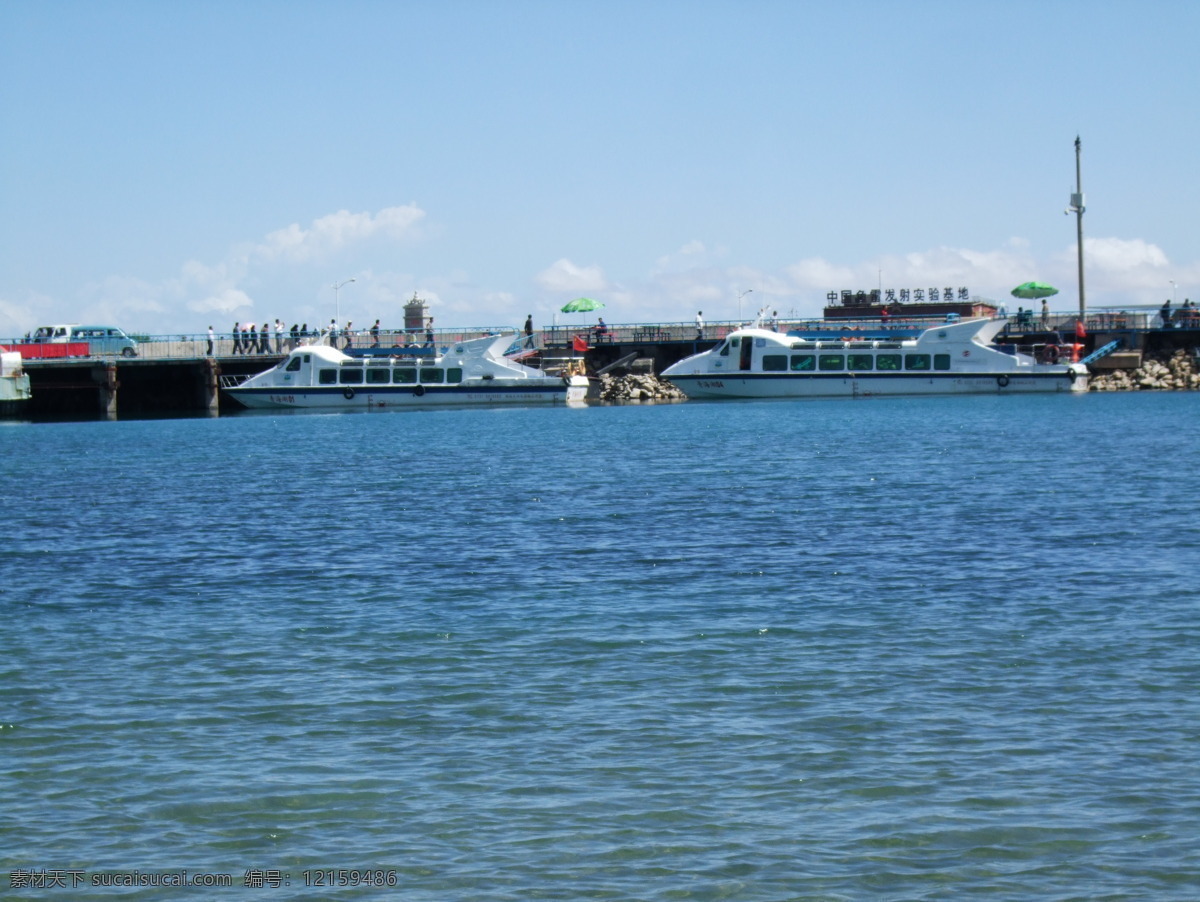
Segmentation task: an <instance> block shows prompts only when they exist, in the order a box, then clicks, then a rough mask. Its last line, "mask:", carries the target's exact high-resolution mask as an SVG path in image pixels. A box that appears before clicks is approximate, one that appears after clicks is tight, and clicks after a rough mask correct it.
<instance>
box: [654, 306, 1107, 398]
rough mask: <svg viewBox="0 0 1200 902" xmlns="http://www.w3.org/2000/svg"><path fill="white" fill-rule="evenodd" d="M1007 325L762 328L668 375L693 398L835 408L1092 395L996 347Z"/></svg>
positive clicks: (739, 334)
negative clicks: (937, 399)
mask: <svg viewBox="0 0 1200 902" xmlns="http://www.w3.org/2000/svg"><path fill="white" fill-rule="evenodd" d="M1006 322H1007V320H1003V319H970V320H963V321H961V322H954V323H943V324H941V325H937V326H934V327H932V328H929V329H925V330H924V331H923V332H921V333H920V334H919V335H918V336H916V337H915V338H898V339H892V340H888V339H869V340H861V341H856V340H853V338H850V339H842V340H838V341H825V340H819V341H817V340H806V339H803V338H798V337H796V336H789V335H784V334H781V333H779V332H772V331H770V330H767V329H761V328H756V327H755V328H744V329H738V330H736V331H734V332H731V333H730V334H729V335H728V336H726V337H725V339H724V340H723V341H721V342H720V343H719V344H718V345H717V346H716V347H715V348H713V349H712V350H710V351H704V352H702V353H700V354H695V355H693V356H691V357H688V358H686V359H685V360H681V361H679V362H678V363H676V364H673V365H672V366H669V367H667V369H665V370H664V371H663V373H662V375H663V378H665V379H669V380H671V382H673V383H674V384H675V385H677V386H679V388H680V389H682V390H683V392H684V393H685V394H686V395H687V396H688V397H689V398H833V397H863V396H870V395H952V394H996V393H1007V392H1081V391H1087V380H1088V369H1087V367H1086V366H1084V365H1083V364H1080V363H1065V362H1062V363H1060V362H1058V361H1059V355H1060V353H1062V352H1061V351H1060V349H1058V348H1057V347H1056V346H1053V345H1051V346H1049V347H1048V348H1046V349H1044V352H1043V355H1042V360H1041V361H1039V360H1037V359H1035V358H1034V357H1032V356H1030V355H1029V354H1024V353H1021V352H1019V351H1018V350H1016V349H1015V348H1001V347H997V346H995V345H994V344H992V339H993V338H995V336H996V334H997V333H998V332H999V331H1000V330H1001V329H1003V328H1004V326H1005V323H1006Z"/></svg>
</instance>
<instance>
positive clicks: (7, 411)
mask: <svg viewBox="0 0 1200 902" xmlns="http://www.w3.org/2000/svg"><path fill="white" fill-rule="evenodd" d="M32 397H33V390H32V389H31V387H30V384H29V374H28V373H27V372H25V369H24V366H23V361H22V359H21V354H20V352H18V351H0V416H13V415H15V414H19V413H21V412H22V411H24V410H25V409H26V408H27V407H29V401H30V399H31V398H32Z"/></svg>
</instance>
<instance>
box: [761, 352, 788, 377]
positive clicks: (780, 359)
mask: <svg viewBox="0 0 1200 902" xmlns="http://www.w3.org/2000/svg"><path fill="white" fill-rule="evenodd" d="M787 364H788V359H787V354H763V358H762V368H763V370H764V371H766V372H769V373H783V372H787Z"/></svg>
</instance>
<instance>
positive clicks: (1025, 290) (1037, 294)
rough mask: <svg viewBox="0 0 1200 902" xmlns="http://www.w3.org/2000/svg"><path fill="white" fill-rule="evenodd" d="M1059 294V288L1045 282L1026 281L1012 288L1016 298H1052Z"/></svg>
mask: <svg viewBox="0 0 1200 902" xmlns="http://www.w3.org/2000/svg"><path fill="white" fill-rule="evenodd" d="M1056 294H1058V289H1057V288H1055V287H1054V286H1053V285H1047V284H1046V283H1045V282H1025V283H1024V284H1021V285H1018V286H1017V287H1016V288H1014V289H1013V290H1012V295H1013V297H1014V298H1033V299H1034V300H1036V299H1037V298H1050V297H1054V295H1056Z"/></svg>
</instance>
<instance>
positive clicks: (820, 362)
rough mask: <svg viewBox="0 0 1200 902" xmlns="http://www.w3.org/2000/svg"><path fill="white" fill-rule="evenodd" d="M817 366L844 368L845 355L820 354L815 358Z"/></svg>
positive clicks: (826, 368)
mask: <svg viewBox="0 0 1200 902" xmlns="http://www.w3.org/2000/svg"><path fill="white" fill-rule="evenodd" d="M817 366H818V367H820V368H821V369H823V370H844V369H845V368H846V355H845V354H822V355H821V356H820V357H818V358H817Z"/></svg>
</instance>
